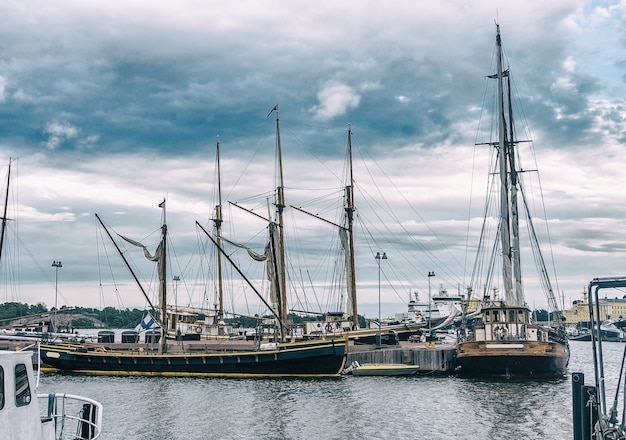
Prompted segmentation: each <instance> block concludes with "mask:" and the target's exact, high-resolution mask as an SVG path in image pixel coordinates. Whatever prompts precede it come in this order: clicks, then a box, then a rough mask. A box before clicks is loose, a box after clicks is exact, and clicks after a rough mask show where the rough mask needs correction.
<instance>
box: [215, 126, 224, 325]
mask: <svg viewBox="0 0 626 440" xmlns="http://www.w3.org/2000/svg"><path fill="white" fill-rule="evenodd" d="M215 162H216V172H217V205H215V217H214V218H213V227H214V228H215V241H216V243H217V246H218V248H221V246H222V223H223V218H222V183H221V170H220V139H219V137H218V138H217V142H216V155H215ZM216 257H217V258H216V264H217V295H218V309H217V316H216V321H217V322H215V324H219V323H220V322H222V321H223V320H224V287H223V284H222V253H221V252H217V256H216Z"/></svg>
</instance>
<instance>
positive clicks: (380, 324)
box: [374, 252, 387, 347]
mask: <svg viewBox="0 0 626 440" xmlns="http://www.w3.org/2000/svg"><path fill="white" fill-rule="evenodd" d="M374 258H375V259H376V262H377V263H378V333H377V334H376V347H380V342H381V341H380V338H381V336H380V330H381V326H382V323H381V321H380V260H386V259H387V254H386V253H385V252H383V254H382V255H381V254H380V252H376V256H375V257H374Z"/></svg>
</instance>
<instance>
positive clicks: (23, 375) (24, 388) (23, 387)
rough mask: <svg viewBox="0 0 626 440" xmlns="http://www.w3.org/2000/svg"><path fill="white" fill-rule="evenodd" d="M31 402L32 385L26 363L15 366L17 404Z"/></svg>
mask: <svg viewBox="0 0 626 440" xmlns="http://www.w3.org/2000/svg"><path fill="white" fill-rule="evenodd" d="M28 404H30V385H29V383H28V371H27V370H26V365H24V364H17V365H16V366H15V406H26V405H28Z"/></svg>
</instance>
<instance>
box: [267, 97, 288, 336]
mask: <svg viewBox="0 0 626 440" xmlns="http://www.w3.org/2000/svg"><path fill="white" fill-rule="evenodd" d="M272 112H276V154H277V158H278V186H277V187H276V214H277V215H278V261H277V264H278V267H277V270H278V274H277V275H278V280H279V286H278V288H279V292H278V298H279V315H280V319H281V326H280V327H281V333H282V336H283V337H284V336H285V331H286V329H285V328H284V327H283V326H284V323H286V322H287V277H286V273H285V272H286V266H285V227H284V225H285V222H284V216H283V211H284V209H285V192H284V189H285V183H284V178H283V154H282V147H281V144H280V118H279V117H278V104H276V105H275V106H274V108H273V109H272V110H271V112H270V114H271V113H272Z"/></svg>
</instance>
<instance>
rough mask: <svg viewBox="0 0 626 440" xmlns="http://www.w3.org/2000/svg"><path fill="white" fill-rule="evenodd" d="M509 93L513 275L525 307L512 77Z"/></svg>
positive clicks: (517, 294) (518, 297)
mask: <svg viewBox="0 0 626 440" xmlns="http://www.w3.org/2000/svg"><path fill="white" fill-rule="evenodd" d="M506 81H507V92H508V95H507V96H508V102H509V137H510V147H509V169H510V173H511V233H512V238H513V250H512V257H513V275H514V277H513V278H514V280H515V305H516V306H523V305H524V289H523V286H522V263H521V257H520V241H519V212H518V206H517V188H518V178H519V176H518V175H517V167H516V165H515V145H516V143H517V141H516V139H515V130H514V125H513V105H512V99H511V75H510V74H509V75H508V76H507V78H506Z"/></svg>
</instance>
